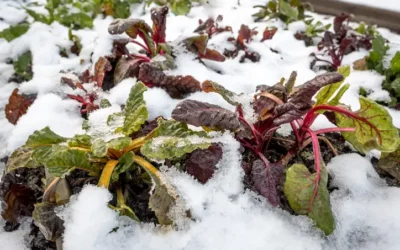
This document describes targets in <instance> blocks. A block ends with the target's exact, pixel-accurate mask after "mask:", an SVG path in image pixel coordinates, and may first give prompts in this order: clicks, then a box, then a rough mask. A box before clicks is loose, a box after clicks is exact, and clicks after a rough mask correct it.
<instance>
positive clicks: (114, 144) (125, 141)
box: [107, 137, 132, 151]
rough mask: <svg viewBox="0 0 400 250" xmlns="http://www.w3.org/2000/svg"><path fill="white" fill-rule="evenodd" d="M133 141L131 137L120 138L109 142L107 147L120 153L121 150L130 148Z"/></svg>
mask: <svg viewBox="0 0 400 250" xmlns="http://www.w3.org/2000/svg"><path fill="white" fill-rule="evenodd" d="M131 141H132V139H131V138H129V137H118V138H114V139H112V140H110V141H108V142H107V146H108V148H111V149H115V150H118V151H120V150H122V149H124V148H126V147H128V146H129V144H130V143H131Z"/></svg>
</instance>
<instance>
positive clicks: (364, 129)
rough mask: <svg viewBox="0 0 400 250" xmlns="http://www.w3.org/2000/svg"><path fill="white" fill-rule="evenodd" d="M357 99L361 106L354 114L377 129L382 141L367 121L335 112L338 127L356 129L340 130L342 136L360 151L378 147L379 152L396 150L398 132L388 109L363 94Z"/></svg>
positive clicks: (364, 151) (398, 140)
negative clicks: (353, 129)
mask: <svg viewBox="0 0 400 250" xmlns="http://www.w3.org/2000/svg"><path fill="white" fill-rule="evenodd" d="M359 101H360V106H361V107H360V110H358V111H356V112H355V114H357V115H358V116H360V117H362V118H363V119H365V120H366V121H368V122H370V123H371V124H372V125H373V126H374V127H375V128H376V129H377V130H378V131H379V133H380V136H381V139H382V141H381V142H380V141H379V137H378V135H377V132H376V131H375V130H374V129H372V128H371V126H369V125H368V124H367V123H365V122H363V121H360V120H356V119H353V118H351V117H349V116H344V115H341V114H339V113H335V116H336V125H337V126H338V127H340V128H355V129H356V131H355V132H342V135H343V137H344V138H345V139H346V140H347V141H349V142H350V143H351V144H352V145H353V146H354V147H355V148H356V149H357V150H358V151H359V152H361V153H367V152H369V151H370V150H372V149H378V150H380V151H381V152H393V151H394V150H396V148H397V147H398V146H399V144H400V138H399V132H398V131H397V128H396V127H395V126H394V125H393V121H392V117H391V116H390V114H389V113H388V111H387V110H386V109H385V108H384V107H383V106H381V105H379V104H378V103H376V102H374V101H372V100H370V99H368V98H365V97H363V96H361V97H360V98H359Z"/></svg>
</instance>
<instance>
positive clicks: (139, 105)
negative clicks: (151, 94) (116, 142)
mask: <svg viewBox="0 0 400 250" xmlns="http://www.w3.org/2000/svg"><path fill="white" fill-rule="evenodd" d="M146 90H147V88H146V86H145V85H144V84H143V83H142V82H137V83H136V84H135V85H134V86H133V87H132V88H131V91H130V93H129V97H128V100H127V101H126V106H125V108H124V112H125V120H124V126H123V129H122V132H123V133H124V134H125V135H128V136H129V135H130V134H132V133H134V132H136V131H138V130H139V129H140V127H141V126H142V124H144V123H145V121H146V120H147V118H148V117H149V113H148V112H147V108H146V102H145V101H144V99H143V93H144V92H145V91H146Z"/></svg>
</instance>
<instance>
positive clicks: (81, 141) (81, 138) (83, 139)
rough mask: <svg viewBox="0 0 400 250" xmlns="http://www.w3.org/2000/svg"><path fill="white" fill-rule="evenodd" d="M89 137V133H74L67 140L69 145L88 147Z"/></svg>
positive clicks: (89, 144) (89, 145) (90, 144)
mask: <svg viewBox="0 0 400 250" xmlns="http://www.w3.org/2000/svg"><path fill="white" fill-rule="evenodd" d="M91 139H92V138H91V137H90V136H89V135H74V137H72V138H71V139H69V140H68V146H69V147H81V148H90V147H91V146H92V143H91V142H90V141H91Z"/></svg>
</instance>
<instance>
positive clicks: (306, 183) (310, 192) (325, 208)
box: [283, 164, 335, 235]
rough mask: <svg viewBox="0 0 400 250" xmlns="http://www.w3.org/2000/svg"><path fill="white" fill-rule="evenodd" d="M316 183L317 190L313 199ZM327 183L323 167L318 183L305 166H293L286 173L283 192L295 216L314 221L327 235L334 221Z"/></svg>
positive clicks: (315, 176) (332, 227) (326, 175)
mask: <svg viewBox="0 0 400 250" xmlns="http://www.w3.org/2000/svg"><path fill="white" fill-rule="evenodd" d="M317 182H318V189H317V193H316V194H315V197H314V199H313V196H314V188H315V185H317ZM327 183H328V173H327V171H326V169H325V168H324V167H322V169H321V175H320V179H319V181H318V179H317V175H316V174H311V173H310V172H309V171H308V169H307V167H306V166H304V165H303V164H293V165H292V166H291V167H290V168H289V169H288V170H287V172H286V181H285V184H284V188H283V191H284V193H285V196H286V198H287V199H288V201H289V205H290V207H291V208H292V209H293V210H294V211H295V212H296V213H297V214H300V215H307V216H308V217H310V218H311V219H312V220H314V221H315V224H316V226H317V227H319V228H320V229H321V230H322V231H323V232H324V233H325V234H326V235H329V234H331V233H332V232H333V230H334V229H335V219H334V217H333V214H332V210H331V205H330V198H329V192H328V189H327ZM312 200H313V202H312V204H310V203H311V201H312Z"/></svg>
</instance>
